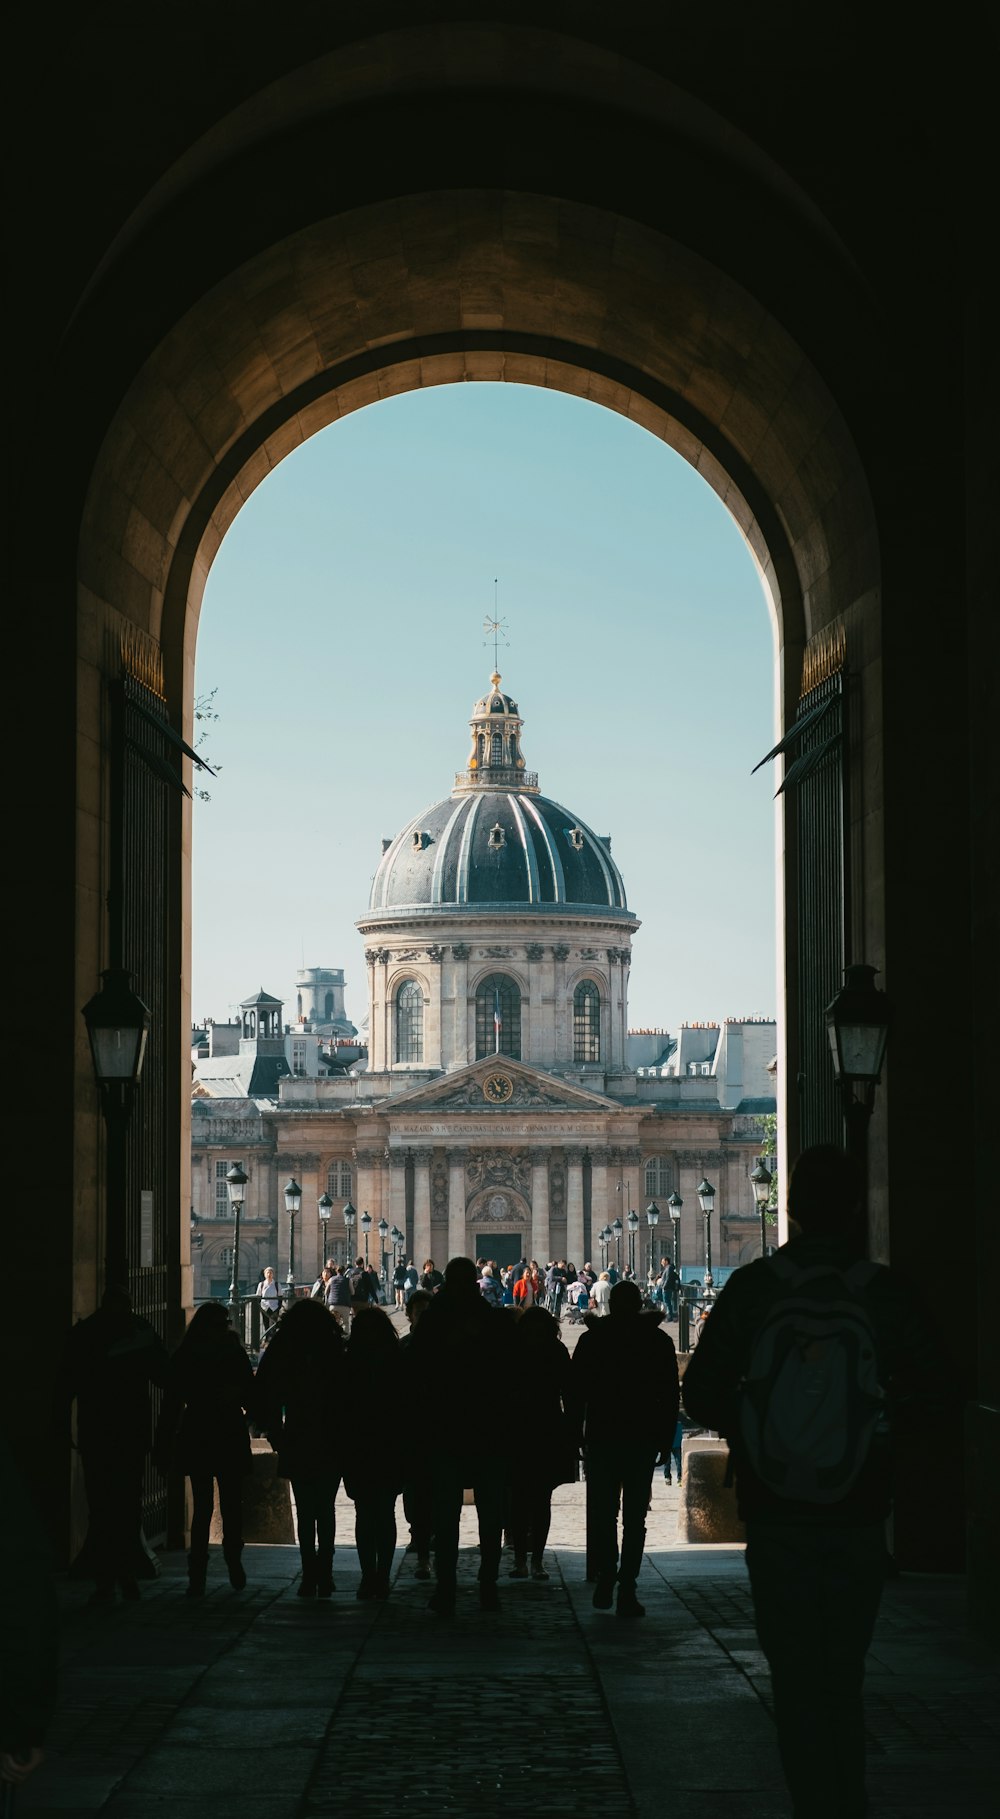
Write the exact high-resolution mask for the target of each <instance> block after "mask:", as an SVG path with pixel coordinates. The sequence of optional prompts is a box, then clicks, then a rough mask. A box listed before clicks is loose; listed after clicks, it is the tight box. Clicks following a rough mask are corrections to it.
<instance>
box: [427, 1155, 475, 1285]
mask: <svg viewBox="0 0 1000 1819" xmlns="http://www.w3.org/2000/svg"><path fill="white" fill-rule="evenodd" d="M466 1242H467V1240H466V1236H465V1151H464V1150H449V1151H448V1257H445V1258H444V1260H443V1262H441V1263H440V1264H438V1268H439V1269H443V1268H444V1265H445V1263H447V1261H448V1258H449V1257H464V1256H465V1254H466ZM434 1261H435V1263H437V1258H435V1259H434Z"/></svg>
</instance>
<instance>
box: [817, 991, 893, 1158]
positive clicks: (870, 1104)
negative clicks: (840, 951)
mask: <svg viewBox="0 0 1000 1819" xmlns="http://www.w3.org/2000/svg"><path fill="white" fill-rule="evenodd" d="M877 971H878V968H877V967H875V966H864V965H858V966H849V967H847V968H846V970H845V973H844V984H843V985H842V986H841V988H840V991H839V992H838V993H837V995H836V997H835V998H834V999H833V1000H832V1001H831V1003H829V1004H828V1005H827V1007H826V1013H825V1016H826V1030H827V1035H828V1037H829V1039H830V1050H831V1053H832V1055H833V1071H834V1074H835V1075H836V1077H837V1081H838V1083H839V1086H840V1097H841V1104H842V1106H843V1113H844V1124H845V1127H846V1132H847V1145H846V1147H847V1149H848V1150H849V1151H850V1153H851V1155H852V1156H853V1157H854V1158H855V1160H856V1161H857V1162H859V1163H860V1164H861V1167H862V1168H863V1169H864V1170H865V1177H866V1182H867V1164H868V1125H869V1122H870V1120H871V1115H872V1111H873V1109H874V1105H875V1088H876V1087H877V1085H878V1083H879V1081H880V1080H881V1078H882V1063H883V1061H884V1060H885V1048H886V1043H887V1041H888V1039H889V1001H888V999H887V998H886V995H885V993H884V992H880V991H879V990H878V989H877V987H876V985H875V975H876V973H877Z"/></svg>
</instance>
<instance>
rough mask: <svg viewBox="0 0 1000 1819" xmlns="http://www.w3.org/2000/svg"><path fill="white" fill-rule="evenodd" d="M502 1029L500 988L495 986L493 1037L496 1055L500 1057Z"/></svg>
mask: <svg viewBox="0 0 1000 1819" xmlns="http://www.w3.org/2000/svg"><path fill="white" fill-rule="evenodd" d="M502 1027H503V1018H502V1016H501V1015H500V987H499V986H498V985H495V986H494V987H493V1036H494V1040H495V1042H496V1053H497V1054H498V1055H499V1053H500V1031H501V1028H502Z"/></svg>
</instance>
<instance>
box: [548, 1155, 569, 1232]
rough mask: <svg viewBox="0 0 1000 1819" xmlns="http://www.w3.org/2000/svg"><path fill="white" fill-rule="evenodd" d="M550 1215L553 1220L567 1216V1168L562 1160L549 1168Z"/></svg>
mask: <svg viewBox="0 0 1000 1819" xmlns="http://www.w3.org/2000/svg"><path fill="white" fill-rule="evenodd" d="M549 1215H550V1217H551V1218H552V1219H553V1220H558V1219H565V1217H566V1170H565V1167H564V1166H563V1164H562V1162H553V1164H552V1167H551V1169H550V1170H549Z"/></svg>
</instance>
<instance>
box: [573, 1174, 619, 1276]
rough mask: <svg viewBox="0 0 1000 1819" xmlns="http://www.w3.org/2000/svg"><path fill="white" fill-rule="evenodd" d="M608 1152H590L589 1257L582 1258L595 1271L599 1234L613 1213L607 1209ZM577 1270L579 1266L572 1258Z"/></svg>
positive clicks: (598, 1250)
mask: <svg viewBox="0 0 1000 1819" xmlns="http://www.w3.org/2000/svg"><path fill="white" fill-rule="evenodd" d="M609 1161H610V1151H609V1150H607V1149H594V1150H591V1152H590V1256H589V1257H584V1258H583V1262H584V1263H592V1264H593V1265H594V1268H595V1269H596V1270H599V1269H600V1267H601V1247H600V1245H599V1244H598V1242H597V1236H598V1233H599V1232H602V1231H603V1230H604V1227H605V1226H606V1225H610V1224H611V1220H612V1219H613V1218H614V1213H613V1212H611V1211H610V1210H609V1208H608V1163H609ZM573 1261H574V1263H576V1265H577V1268H578V1269H579V1267H580V1265H579V1263H578V1262H577V1259H576V1258H575V1257H574V1259H573Z"/></svg>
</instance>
